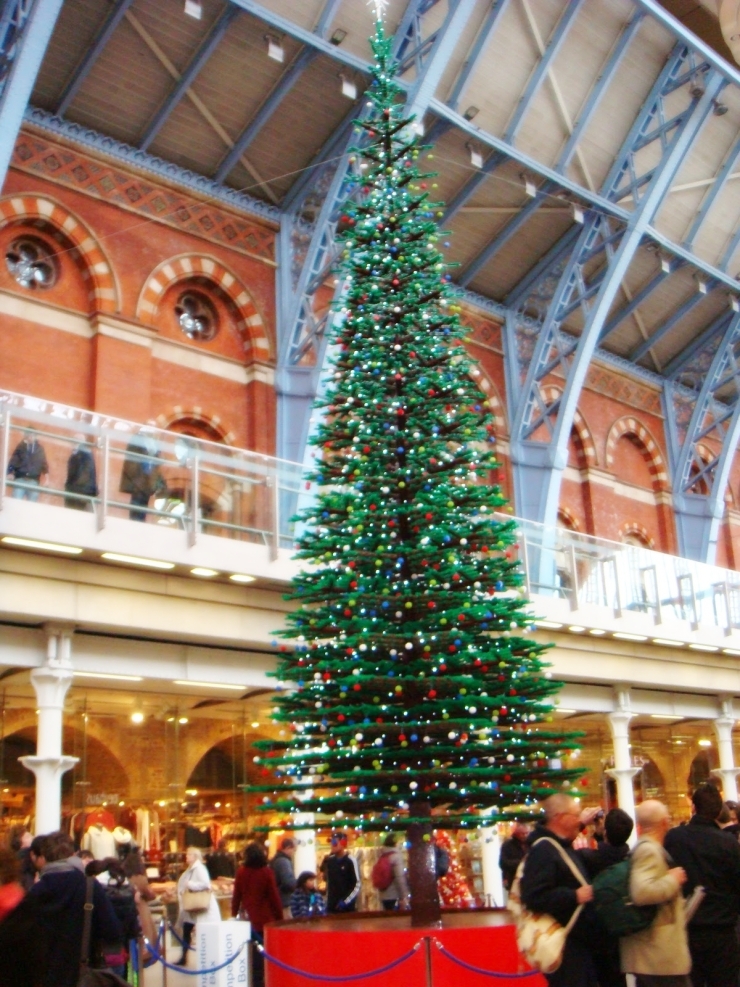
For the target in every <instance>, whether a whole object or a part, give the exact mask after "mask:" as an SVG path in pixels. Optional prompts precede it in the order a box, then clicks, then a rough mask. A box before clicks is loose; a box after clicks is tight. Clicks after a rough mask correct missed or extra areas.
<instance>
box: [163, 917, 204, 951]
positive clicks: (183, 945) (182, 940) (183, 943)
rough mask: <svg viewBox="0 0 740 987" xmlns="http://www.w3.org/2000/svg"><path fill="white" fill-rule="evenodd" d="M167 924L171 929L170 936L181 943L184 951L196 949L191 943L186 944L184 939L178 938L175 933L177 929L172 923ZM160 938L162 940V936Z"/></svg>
mask: <svg viewBox="0 0 740 987" xmlns="http://www.w3.org/2000/svg"><path fill="white" fill-rule="evenodd" d="M167 924H168V925H169V927H170V935H172V936H174V938H175V939H176V940H177V942H178V943H179V945H180V946H182V948H183V949H185V950H187V949H195V946H191V945H190V943H188V942H185V940H184V939H181V938H180V937H179V936H178V934H177V933H176V932H175V927H174V925H173V924H172V922H168V923H167ZM160 938H161V936H160ZM157 941H159V940H157Z"/></svg>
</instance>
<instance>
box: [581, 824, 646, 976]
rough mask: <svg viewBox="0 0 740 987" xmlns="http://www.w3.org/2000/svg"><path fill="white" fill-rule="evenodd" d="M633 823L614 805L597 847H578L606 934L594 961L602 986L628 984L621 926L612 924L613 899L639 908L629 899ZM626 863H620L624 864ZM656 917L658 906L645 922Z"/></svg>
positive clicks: (633, 910)
mask: <svg viewBox="0 0 740 987" xmlns="http://www.w3.org/2000/svg"><path fill="white" fill-rule="evenodd" d="M634 825H635V824H634V823H633V822H632V819H631V817H630V816H628V815H627V813H626V812H625V811H624V809H611V810H610V811H609V812H608V813H607V814H606V816H605V818H604V834H603V839H602V840H601V841H600V842H599V843H598V845H597V847H596V849H595V850H579V851H578V853H579V855H580V857H581V860H582V861H583V862H584V864H585V865H586V870H587V871H588V875H589V877H590V878H591V879H592V882H593V889H594V907H595V909H596V913H597V915H598V917H599V919H600V922H601V925H602V926H603V935H602V937H601V939H600V940H599V941H598V943H597V944H596V945H595V947H594V964H595V966H596V975H597V977H598V980H599V987H626V983H627V980H626V977H625V975H624V974H623V973H622V971H621V969H620V959H619V937H620V935H622V927H621V926H619V924H618V923H617V924H616V925H612V920H613V911H612V909H613V905H614V902H617V903H618V906H619V907H622V906H623V905H624V903H625V900H626V902H627V907H628V908H629V909H630V910H631V912H634V913H636V911H637V910H636V909H634V907H633V906H632V903H631V902H630V901H629V861H628V858H629V849H630V848H629V846H628V844H627V841H628V840H629V838H630V836H631V835H632V830H633V829H634ZM623 864H624V865H625V866H621V865H623ZM654 918H655V909H652V910H651V911H650V914H649V915H648V916H647V920H646V924H650V921H652V919H654Z"/></svg>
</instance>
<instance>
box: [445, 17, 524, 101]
mask: <svg viewBox="0 0 740 987" xmlns="http://www.w3.org/2000/svg"><path fill="white" fill-rule="evenodd" d="M509 3H510V0H493V2H492V3H491V9H490V10H489V11H488V13H487V14H486V17H485V20H484V21H483V23H482V24H481V27H480V30H479V31H478V34H477V35H476V38H475V41H474V42H473V47H472V48H471V49H470V53H469V55H468V57H467V58H466V59H465V64H464V65H463V67H462V68H461V69H460V73H459V75H458V77H457V79H455V84H454V86H453V87H452V92H451V93H450V96H449V98H448V100H447V104H448V106H451V107H452V109H453V110H456V109H457V107H458V103H459V102H460V99H461V98H462V94H463V93H464V92H465V88H466V86H467V85H468V82H469V81H470V76H471V75H472V74H473V72H474V71H475V69H476V67H477V65H478V61H479V59H480V56H481V55H482V54H483V52H484V51H485V50H486V48H487V47H488V43H489V41H490V40H491V38H492V37H493V32H494V31H495V30H496V25H497V24H498V22H499V19H500V17H501V15H502V14H503V13H505V11H506V8H507V7H508V6H509Z"/></svg>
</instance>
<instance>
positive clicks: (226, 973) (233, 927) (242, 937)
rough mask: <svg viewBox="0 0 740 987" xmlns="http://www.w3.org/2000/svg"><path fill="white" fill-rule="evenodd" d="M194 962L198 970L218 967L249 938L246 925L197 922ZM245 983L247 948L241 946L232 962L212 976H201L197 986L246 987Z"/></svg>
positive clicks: (247, 959)
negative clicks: (195, 961)
mask: <svg viewBox="0 0 740 987" xmlns="http://www.w3.org/2000/svg"><path fill="white" fill-rule="evenodd" d="M195 932H196V960H197V969H198V970H208V969H210V968H211V967H214V966H220V964H221V963H223V962H224V960H227V959H228V958H229V957H230V956H233V955H234V953H236V951H237V950H238V949H239V947H240V946H241V945H242V943H244V942H246V941H247V940H248V939H249V935H250V925H249V922H236V921H230V922H207V923H206V922H198V923H197V925H196V926H195ZM248 984H249V946H245V947H244V949H242V951H241V952H240V953H239V955H238V956H237V958H236V959H235V960H234V962H233V963H230V964H229V965H228V966H225V967H223V968H222V969H221V970H216V971H215V972H213V973H201V974H200V976H199V977H198V987H247V985H248Z"/></svg>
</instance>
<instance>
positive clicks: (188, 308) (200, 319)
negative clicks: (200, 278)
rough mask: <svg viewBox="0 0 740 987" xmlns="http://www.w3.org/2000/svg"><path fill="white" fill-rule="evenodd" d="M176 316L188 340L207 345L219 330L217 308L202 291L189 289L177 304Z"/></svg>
mask: <svg viewBox="0 0 740 987" xmlns="http://www.w3.org/2000/svg"><path fill="white" fill-rule="evenodd" d="M175 315H176V316H177V323H178V325H179V326H180V329H181V330H182V331H183V332H184V333H185V335H186V336H187V337H188V339H192V340H195V341H196V342H198V343H207V342H209V341H210V340H211V339H214V338H215V337H216V334H217V333H218V330H219V321H218V314H217V312H216V306H215V305H214V304H213V302H212V301H211V299H210V298H209V297H208V296H207V295H206V294H205V293H204V292H202V291H198V290H196V289H195V288H187V289H186V290H185V291H183V292H182V294H181V295H180V297H179V298H178V299H177V302H176V304H175Z"/></svg>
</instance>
